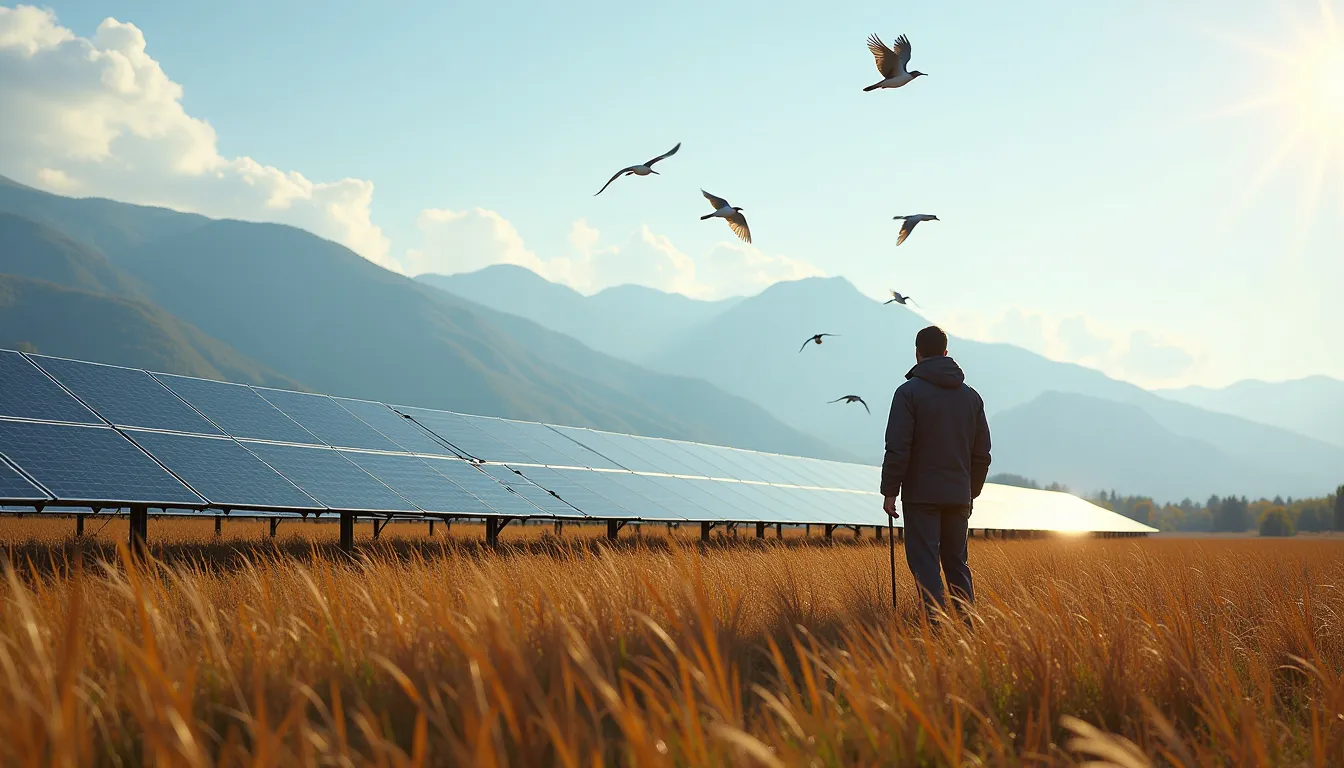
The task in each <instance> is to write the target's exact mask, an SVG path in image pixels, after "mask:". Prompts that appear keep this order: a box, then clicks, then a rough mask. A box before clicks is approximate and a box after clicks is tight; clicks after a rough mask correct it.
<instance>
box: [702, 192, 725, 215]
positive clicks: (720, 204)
mask: <svg viewBox="0 0 1344 768" xmlns="http://www.w3.org/2000/svg"><path fill="white" fill-rule="evenodd" d="M700 194H702V195H704V196H705V199H706V200H708V201H709V204H710V205H712V206H714V210H716V211H717V210H719V209H721V208H725V207H727V205H728V201H727V200H724V199H723V198H722V197H715V196H714V195H711V194H709V193H708V192H706V191H705V190H703V189H702V190H700Z"/></svg>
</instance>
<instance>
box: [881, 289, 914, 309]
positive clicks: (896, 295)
mask: <svg viewBox="0 0 1344 768" xmlns="http://www.w3.org/2000/svg"><path fill="white" fill-rule="evenodd" d="M907 301H909V302H914V299H912V298H910V297H909V296H902V295H901V293H900V291H892V292H891V298H890V299H887V300H886V301H884V302H882V303H883V304H884V305H885V304H891V303H892V302H895V303H897V304H900V305H901V306H902V307H904V306H905V303H906V302H907ZM915 306H916V307H918V306H919V305H918V304H915Z"/></svg>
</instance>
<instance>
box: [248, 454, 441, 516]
mask: <svg viewBox="0 0 1344 768" xmlns="http://www.w3.org/2000/svg"><path fill="white" fill-rule="evenodd" d="M244 445H245V446H246V447H247V449H248V450H249V451H252V452H253V453H255V454H257V455H258V456H260V457H261V458H262V460H263V461H265V462H266V463H267V464H270V465H271V466H272V467H274V468H275V471H277V472H279V473H280V474H282V475H284V476H285V477H287V478H289V480H290V482H292V483H294V484H295V485H297V486H299V487H300V488H302V489H303V492H304V493H306V494H308V495H309V496H312V497H313V498H314V499H317V500H318V501H319V502H321V503H322V504H323V505H325V506H327V507H329V508H331V509H337V510H346V511H350V512H365V511H367V512H419V511H420V510H419V509H417V508H416V507H415V505H413V504H411V503H410V502H409V501H407V500H406V499H404V498H402V497H401V496H399V495H397V494H396V493H394V492H393V491H392V490H391V489H390V488H388V487H387V486H385V485H383V484H382V483H380V482H378V481H377V480H375V479H374V478H373V477H372V476H371V475H370V474H369V473H367V472H365V471H364V470H362V469H360V468H359V467H358V466H356V465H355V464H353V463H352V462H350V461H349V460H347V459H346V458H345V457H344V456H342V455H341V454H339V453H337V452H336V451H335V450H332V449H331V448H307V447H302V446H297V445H275V444H272V443H252V442H248V443H244Z"/></svg>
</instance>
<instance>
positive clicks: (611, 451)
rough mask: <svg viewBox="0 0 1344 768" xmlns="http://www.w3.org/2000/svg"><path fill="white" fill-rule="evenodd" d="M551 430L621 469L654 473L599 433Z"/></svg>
mask: <svg viewBox="0 0 1344 768" xmlns="http://www.w3.org/2000/svg"><path fill="white" fill-rule="evenodd" d="M551 429H553V430H555V431H556V432H558V433H560V435H561V436H563V437H565V438H568V439H569V440H573V441H574V442H576V443H578V444H579V445H581V446H583V447H584V448H586V449H588V450H590V451H593V452H594V453H597V454H599V455H601V456H603V457H605V458H606V459H607V460H609V461H611V462H612V463H613V464H615V465H617V466H618V467H620V468H621V469H629V470H632V471H639V472H652V471H654V469H653V467H652V465H650V464H649V463H648V462H647V461H646V460H644V459H643V458H641V457H639V456H637V455H635V454H632V453H630V452H629V451H626V450H625V449H624V448H622V447H620V446H618V445H616V444H615V443H613V442H611V441H610V440H607V439H606V437H605V435H604V434H603V433H601V432H598V431H596V430H592V429H585V428H583V427H561V426H551Z"/></svg>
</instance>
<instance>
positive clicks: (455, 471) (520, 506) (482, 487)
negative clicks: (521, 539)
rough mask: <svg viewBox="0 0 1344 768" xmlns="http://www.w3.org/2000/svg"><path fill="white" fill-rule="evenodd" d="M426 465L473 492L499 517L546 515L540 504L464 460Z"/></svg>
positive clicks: (440, 461) (434, 462)
mask: <svg viewBox="0 0 1344 768" xmlns="http://www.w3.org/2000/svg"><path fill="white" fill-rule="evenodd" d="M425 463H426V464H428V465H430V466H431V467H433V468H434V471H436V472H438V473H440V474H442V475H443V476H444V477H446V478H448V479H449V480H452V481H453V482H455V483H457V484H458V485H460V486H462V487H463V488H465V489H466V490H468V491H470V492H471V494H472V495H473V496H475V497H476V498H478V499H480V500H481V501H484V502H485V503H486V504H488V505H489V506H490V508H491V509H493V510H495V512H497V513H498V514H501V515H505V516H507V517H533V516H536V515H540V514H542V511H541V509H539V508H538V507H537V505H535V504H533V503H532V502H530V501H528V500H527V499H526V498H524V497H523V496H521V495H520V494H519V493H517V492H515V491H512V490H510V489H509V488H508V487H506V486H505V485H502V484H500V482H499V481H498V480H496V479H495V478H493V477H491V476H490V475H487V474H486V473H485V472H483V471H482V470H480V469H477V468H476V467H474V466H472V465H471V464H470V463H469V462H466V461H462V460H461V459H435V458H426V459H425ZM500 469H502V468H500Z"/></svg>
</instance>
